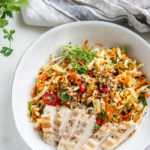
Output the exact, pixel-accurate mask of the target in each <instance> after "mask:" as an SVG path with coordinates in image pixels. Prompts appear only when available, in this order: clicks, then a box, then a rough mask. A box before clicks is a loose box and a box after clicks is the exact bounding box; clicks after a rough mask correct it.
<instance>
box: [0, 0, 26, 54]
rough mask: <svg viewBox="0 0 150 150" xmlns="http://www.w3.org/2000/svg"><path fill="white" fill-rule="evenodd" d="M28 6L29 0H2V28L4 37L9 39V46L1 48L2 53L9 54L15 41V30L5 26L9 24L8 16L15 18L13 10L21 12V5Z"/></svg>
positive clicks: (0, 23) (0, 16) (0, 25)
mask: <svg viewBox="0 0 150 150" xmlns="http://www.w3.org/2000/svg"><path fill="white" fill-rule="evenodd" d="M22 6H24V7H27V6H28V0H1V1H0V28H1V29H2V31H3V33H4V36H3V38H4V39H7V40H8V42H9V46H8V47H7V46H4V47H2V48H1V50H0V53H1V54H3V55H4V56H9V55H10V54H11V53H12V51H13V49H12V48H11V43H12V41H13V34H14V33H15V30H10V31H8V30H7V29H6V28H5V27H6V26H7V25H8V20H7V17H9V18H13V12H19V11H20V9H21V7H22Z"/></svg>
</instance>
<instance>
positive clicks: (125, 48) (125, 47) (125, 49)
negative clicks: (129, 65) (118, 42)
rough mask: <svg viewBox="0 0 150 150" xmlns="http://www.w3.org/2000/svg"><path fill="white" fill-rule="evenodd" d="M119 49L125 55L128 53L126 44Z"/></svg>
mask: <svg viewBox="0 0 150 150" xmlns="http://www.w3.org/2000/svg"><path fill="white" fill-rule="evenodd" d="M121 50H122V51H124V53H125V54H126V55H127V53H128V47H127V46H123V47H122V49H121Z"/></svg>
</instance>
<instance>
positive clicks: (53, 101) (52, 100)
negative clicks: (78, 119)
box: [42, 90, 58, 106]
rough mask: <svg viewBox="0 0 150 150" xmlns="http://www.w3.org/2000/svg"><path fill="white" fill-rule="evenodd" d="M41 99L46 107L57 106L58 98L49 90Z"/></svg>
mask: <svg viewBox="0 0 150 150" xmlns="http://www.w3.org/2000/svg"><path fill="white" fill-rule="evenodd" d="M42 99H43V101H44V102H45V104H47V105H52V106H56V105H57V104H58V98H57V96H56V94H54V93H51V92H50V91H49V90H48V91H46V92H45V93H44V95H43V97H42Z"/></svg>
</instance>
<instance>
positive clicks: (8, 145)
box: [0, 15, 150, 150]
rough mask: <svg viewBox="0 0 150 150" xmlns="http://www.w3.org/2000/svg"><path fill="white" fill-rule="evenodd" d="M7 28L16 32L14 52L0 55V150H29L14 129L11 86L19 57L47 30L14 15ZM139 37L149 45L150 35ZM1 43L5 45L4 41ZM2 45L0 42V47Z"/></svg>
mask: <svg viewBox="0 0 150 150" xmlns="http://www.w3.org/2000/svg"><path fill="white" fill-rule="evenodd" d="M8 28H14V29H15V30H16V33H15V36H14V39H15V40H14V42H13V48H14V49H15V51H14V52H13V53H12V55H11V56H9V57H3V56H2V55H0V60H1V63H0V150H30V148H29V147H28V146H27V145H26V143H25V142H24V141H23V140H22V138H21V137H20V135H19V133H18V131H17V129H16V127H15V123H14V119H13V113H12V107H11V86H12V81H13V75H14V72H15V68H16V65H17V63H18V61H19V59H20V57H21V55H22V54H23V52H24V51H25V50H26V48H27V47H28V46H29V45H30V44H31V43H32V42H33V41H34V40H35V39H36V38H37V37H38V36H40V35H41V34H42V33H44V32H45V31H47V30H48V29H49V28H48V27H34V26H27V25H25V24H24V23H23V20H22V17H21V15H15V17H14V20H10V24H9V26H8ZM138 34H139V33H138ZM139 35H140V36H142V37H143V38H144V39H145V40H147V41H148V42H149V43H150V33H144V34H139ZM1 39H2V38H1ZM1 39H0V40H1ZM2 43H3V44H6V41H4V42H3V41H2ZM2 43H1V42H0V45H2ZM149 150H150V149H149Z"/></svg>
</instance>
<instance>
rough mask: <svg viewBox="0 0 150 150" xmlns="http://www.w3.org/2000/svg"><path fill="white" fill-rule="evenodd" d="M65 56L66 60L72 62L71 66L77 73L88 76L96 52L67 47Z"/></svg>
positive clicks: (64, 52)
mask: <svg viewBox="0 0 150 150" xmlns="http://www.w3.org/2000/svg"><path fill="white" fill-rule="evenodd" d="M63 55H64V57H65V58H67V59H69V60H70V64H71V65H72V67H73V68H75V71H76V72H78V73H80V74H88V64H89V63H90V62H91V61H92V60H93V59H94V57H97V56H96V52H94V51H93V50H92V49H86V50H84V49H82V48H80V47H78V46H74V47H73V46H70V45H69V46H66V47H65V49H64V51H63Z"/></svg>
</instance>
